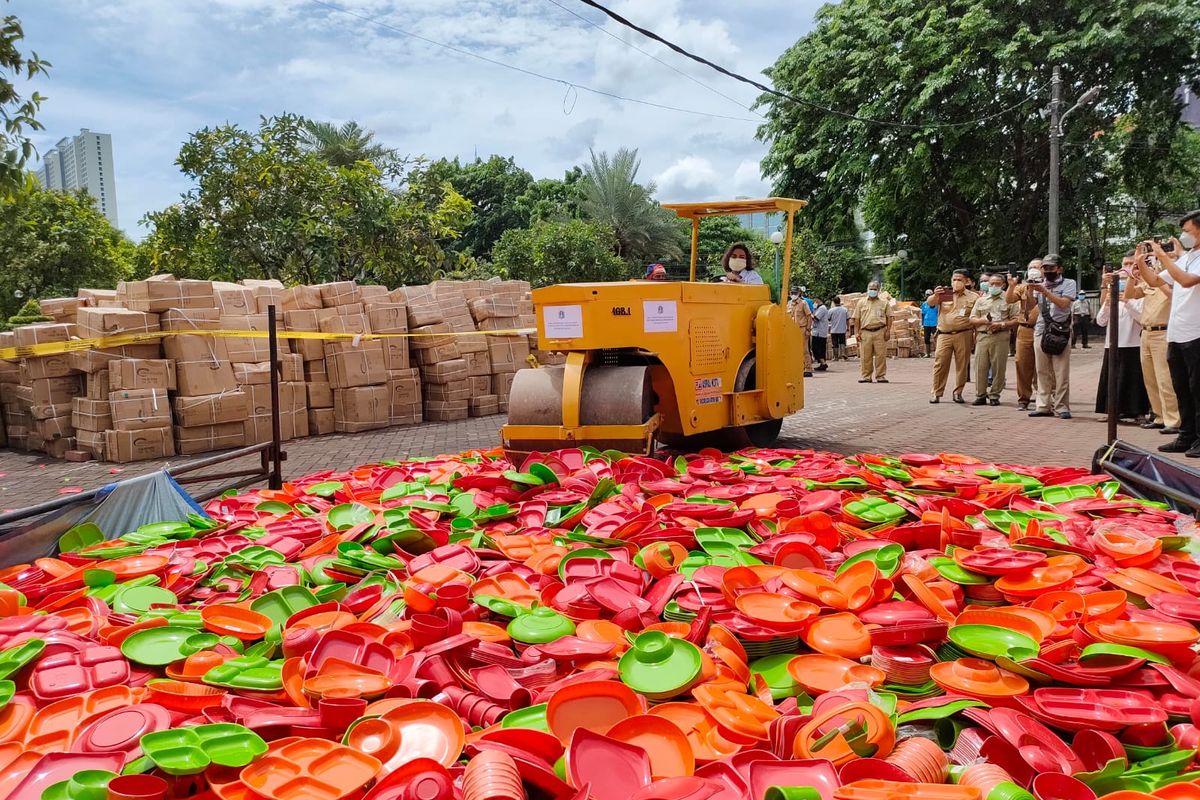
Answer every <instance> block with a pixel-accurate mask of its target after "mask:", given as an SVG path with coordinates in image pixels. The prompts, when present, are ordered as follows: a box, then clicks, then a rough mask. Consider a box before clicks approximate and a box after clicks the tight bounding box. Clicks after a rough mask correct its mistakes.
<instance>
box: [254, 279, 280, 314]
mask: <svg viewBox="0 0 1200 800" xmlns="http://www.w3.org/2000/svg"><path fill="white" fill-rule="evenodd" d="M253 291H254V303H255V305H256V307H257V309H258V313H259V314H266V313H267V309H268V308H270V307H271V306H275V315H276V319H278V318H279V317H281V316H282V315H283V286H282V285H280V286H255V287H253Z"/></svg>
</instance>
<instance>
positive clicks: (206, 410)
mask: <svg viewBox="0 0 1200 800" xmlns="http://www.w3.org/2000/svg"><path fill="white" fill-rule="evenodd" d="M268 397H269V395H268ZM172 406H173V407H174V410H175V422H176V423H178V424H179V425H181V426H182V427H185V428H195V427H199V426H201V425H221V424H223V423H226V422H241V421H242V420H244V419H246V416H247V415H248V414H249V413H250V398H249V397H248V396H247V394H246V392H244V391H241V390H232V391H227V392H221V393H220V394H208V395H197V396H192V397H185V396H182V395H181V396H178V397H176V398H175V399H174V401H173V402H172Z"/></svg>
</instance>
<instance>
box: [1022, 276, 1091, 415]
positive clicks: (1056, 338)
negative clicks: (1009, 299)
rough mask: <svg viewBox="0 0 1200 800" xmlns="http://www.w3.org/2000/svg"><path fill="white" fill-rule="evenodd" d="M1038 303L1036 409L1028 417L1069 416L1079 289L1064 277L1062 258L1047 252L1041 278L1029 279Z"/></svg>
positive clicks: (1035, 348) (1035, 327) (1035, 360)
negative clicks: (1074, 312)
mask: <svg viewBox="0 0 1200 800" xmlns="http://www.w3.org/2000/svg"><path fill="white" fill-rule="evenodd" d="M1029 289H1030V291H1031V292H1033V297H1034V300H1035V301H1036V302H1037V306H1038V312H1039V313H1038V320H1037V323H1036V324H1035V325H1034V328H1033V340H1034V345H1033V357H1034V362H1035V363H1036V364H1037V382H1038V387H1037V408H1036V409H1035V410H1034V411H1031V412H1030V413H1029V416H1031V417H1053V416H1055V415H1057V416H1058V417H1059V419H1070V418H1071V306H1072V304H1074V302H1075V298H1076V297H1077V296H1078V294H1079V291H1078V289H1077V288H1076V286H1075V281H1073V280H1071V279H1070V278H1064V277H1063V274H1062V259H1061V258H1059V255H1058V253H1050V254H1048V255H1046V256H1045V257H1044V258H1043V259H1042V278H1041V280H1031V281H1029Z"/></svg>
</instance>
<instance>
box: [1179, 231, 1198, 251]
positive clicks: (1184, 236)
mask: <svg viewBox="0 0 1200 800" xmlns="http://www.w3.org/2000/svg"><path fill="white" fill-rule="evenodd" d="M1179 243H1180V244H1181V245H1183V249H1184V250H1191V249H1192V248H1194V247H1195V246H1196V237H1195V236H1192V235H1191V234H1190V233H1188V232H1187V231H1184V232H1183V233H1181V234H1180V235H1179Z"/></svg>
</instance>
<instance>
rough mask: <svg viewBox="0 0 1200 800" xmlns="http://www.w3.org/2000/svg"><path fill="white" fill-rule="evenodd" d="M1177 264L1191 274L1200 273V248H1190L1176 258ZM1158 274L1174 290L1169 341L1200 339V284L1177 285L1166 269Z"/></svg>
mask: <svg viewBox="0 0 1200 800" xmlns="http://www.w3.org/2000/svg"><path fill="white" fill-rule="evenodd" d="M1175 266H1177V267H1179V268H1180V269H1181V270H1183V271H1184V272H1186V273H1188V274H1189V275H1200V250H1189V251H1188V252H1187V253H1186V254H1184V255H1183V256H1182V257H1181V258H1178V259H1176V261H1175ZM1158 274H1159V277H1161V278H1162V279H1163V281H1164V282H1166V283H1168V284H1170V286H1171V287H1172V290H1173V291H1172V292H1171V317H1170V319H1169V320H1168V321H1167V341H1168V342H1179V343H1183V342H1191V341H1195V340H1196V339H1200V286H1188V287H1183V286H1176V285H1175V279H1174V278H1173V277H1171V273H1169V272H1167V271H1166V270H1165V269H1164V270H1163V271H1162V272H1160V273H1158Z"/></svg>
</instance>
